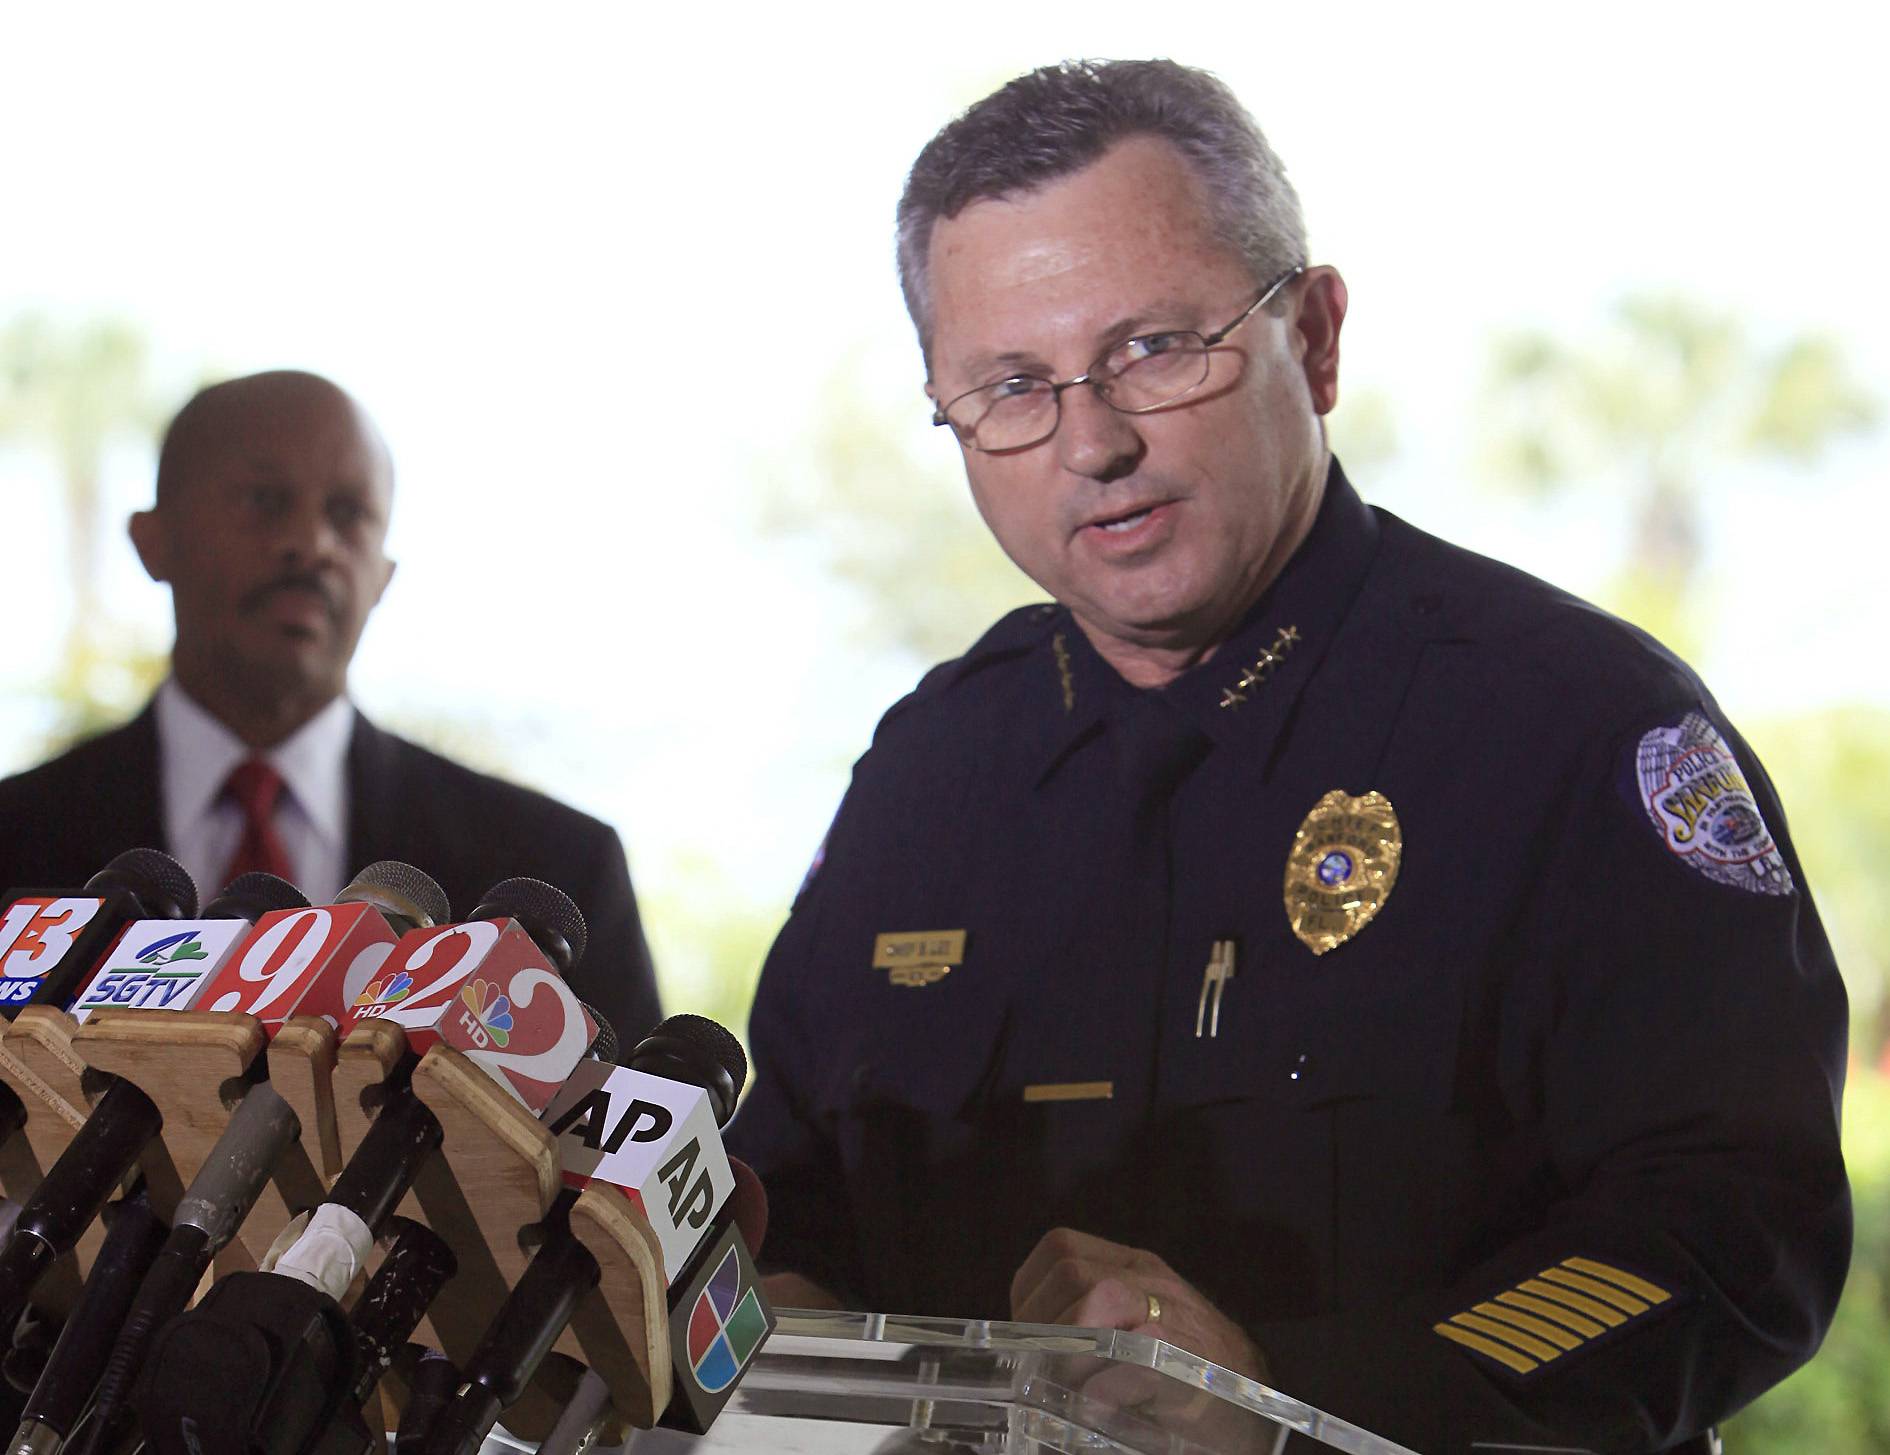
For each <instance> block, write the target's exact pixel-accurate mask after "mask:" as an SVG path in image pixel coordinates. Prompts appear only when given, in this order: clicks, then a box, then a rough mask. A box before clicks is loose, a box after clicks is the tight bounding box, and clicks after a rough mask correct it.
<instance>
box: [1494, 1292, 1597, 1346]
mask: <svg viewBox="0 0 1890 1455" xmlns="http://www.w3.org/2000/svg"><path fill="white" fill-rule="evenodd" d="M1477 1312H1478V1313H1480V1314H1482V1315H1483V1316H1484V1317H1485V1318H1490V1319H1498V1320H1500V1321H1502V1322H1503V1323H1506V1324H1514V1325H1515V1326H1516V1327H1517V1328H1519V1329H1521V1330H1522V1331H1523V1332H1524V1333H1528V1334H1534V1335H1535V1336H1536V1337H1537V1338H1538V1339H1547V1340H1548V1341H1549V1342H1550V1343H1551V1344H1556V1345H1559V1346H1560V1347H1561V1348H1564V1349H1577V1348H1580V1347H1581V1342H1582V1341H1581V1340H1580V1339H1579V1338H1577V1337H1576V1336H1575V1335H1574V1334H1571V1333H1570V1332H1569V1331H1568V1330H1567V1329H1564V1328H1562V1327H1560V1326H1559V1325H1556V1324H1552V1323H1550V1322H1549V1321H1548V1320H1546V1319H1537V1318H1531V1317H1530V1316H1529V1315H1528V1314H1519V1313H1517V1312H1516V1310H1515V1309H1513V1308H1504V1307H1503V1306H1502V1305H1501V1304H1495V1303H1480V1304H1478V1305H1477ZM1595 1332H1596V1333H1597V1334H1598V1333H1600V1332H1601V1330H1600V1329H1596V1330H1595Z"/></svg>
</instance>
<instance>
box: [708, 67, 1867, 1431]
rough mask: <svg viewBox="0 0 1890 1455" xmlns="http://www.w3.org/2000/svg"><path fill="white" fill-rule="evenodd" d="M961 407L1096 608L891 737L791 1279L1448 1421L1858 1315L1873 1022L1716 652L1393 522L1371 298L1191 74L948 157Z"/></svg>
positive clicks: (1041, 559) (924, 302)
mask: <svg viewBox="0 0 1890 1455" xmlns="http://www.w3.org/2000/svg"><path fill="white" fill-rule="evenodd" d="M900 261H901V270H902V280H903V284H904V287H905V290H906V297H907V301H908V305H909V307H910V309H911V312H912V315H913V319H914V321H915V323H916V324H917V327H918V331H919V336H920V340H921V343H922V346H923V349H924V353H925V359H926V364H927V369H928V382H927V391H928V393H929V394H930V395H931V396H932V398H933V399H934V401H935V402H936V403H937V405H938V414H937V418H938V420H939V422H941V423H942V424H945V425H948V426H949V427H950V428H951V429H952V430H953V431H954V432H955V434H956V436H957V438H958V441H959V443H960V445H961V446H962V447H963V450H964V457H965V467H966V472H967V474H968V476H969V478H970V483H971V490H972V494H973V496H974V498H975V499H976V502H977V505H978V508H979V510H980V511H981V512H982V514H983V516H984V519H985V521H986V522H987V523H988V524H989V526H990V527H991V529H992V531H993V533H994V534H995V535H996V536H997V539H998V541H999V542H1000V544H1001V545H1002V546H1003V547H1004V549H1005V550H1006V551H1007V552H1008V553H1009V554H1010V556H1011V558H1012V559H1013V560H1015V561H1016V562H1017V563H1018V565H1019V566H1020V567H1022V568H1023V569H1024V570H1025V571H1026V572H1027V573H1029V574H1030V575H1031V576H1032V577H1033V579H1035V580H1036V581H1037V582H1038V583H1039V584H1040V585H1042V586H1043V587H1044V588H1045V590H1046V591H1048V592H1049V593H1050V595H1051V596H1052V597H1054V598H1055V602H1054V604H1052V605H1046V606H1042V607H1036V608H1028V609H1025V610H1023V611H1020V612H1017V613H1013V614H1012V615H1011V616H1009V617H1007V618H1005V619H1004V620H1003V621H1001V622H999V623H998V624H997V625H996V626H995V627H994V628H992V630H991V631H990V632H989V633H987V634H986V636H985V637H984V638H983V639H982V640H981V641H980V642H978V644H977V645H976V646H974V647H973V648H972V650H971V651H970V652H969V653H968V654H967V655H966V656H965V657H963V658H961V659H959V660H958V661H955V662H951V663H947V664H945V665H944V666H942V667H939V668H937V669H936V670H935V671H933V672H932V673H931V674H930V675H928V676H927V677H926V679H925V680H924V681H923V682H922V683H921V684H920V686H919V688H918V690H917V691H916V692H914V693H913V694H912V695H911V696H910V697H908V698H907V699H905V700H904V701H903V702H901V703H899V704H898V705H897V706H895V707H894V708H893V709H892V711H891V712H889V713H888V714H887V716H886V718H885V720H884V721H883V722H882V723H881V725H880V727H879V730H878V732H877V734H876V735H875V738H874V742H873V746H872V748H871V750H870V751H869V752H868V753H867V755H866V756H865V757H864V758H863V759H861V761H860V763H859V765H858V767H857V769H856V771H855V774H854V780H853V785H852V788H851V789H850V791H849V793H848V794H847V797H846V799H845V801H844V803H843V804H842V806H841V809H840V812H839V814H838V816H837V817H836V820H835V822H834V825H833V828H832V830H831V833H830V835H829V840H828V843H827V845H826V846H825V848H824V850H823V861H822V862H821V863H820V864H819V865H818V867H817V870H816V872H815V873H814V874H813V875H812V876H811V878H810V880H809V882H808V884H807V886H806V887H805V888H804V889H803V891H802V893H801V895H800V897H799V899H798V901H797V903H796V904H795V907H794V910H793V913H792V915H791V917H790V919H789V921H788V923H787V925H786V927H785V928H784V929H783V931H782V933H781V936H780V939H779V940H778V942H777V943H776V945H775V947H774V950H773V952H772V954H771V955H770V957H769V960H768V964H767V967H766V970H765V972H764V974H763V976H762V981H761V987H760V991H759V993H758V996H757V999H756V1003H755V1009H754V1016H753V1020H752V1024H751V1034H752V1040H753V1046H754V1052H755V1061H756V1066H757V1077H758V1079H757V1084H756V1087H755V1090H754V1092H753V1095H752V1097H751V1099H750V1100H749V1102H748V1104H747V1106H746V1107H745V1109H744V1110H743V1112H742V1113H741V1115H740V1116H739V1117H738V1118H737V1120H736V1123H735V1126H734V1130H733V1137H732V1144H733V1146H734V1147H735V1149H736V1150H737V1151H739V1152H740V1154H741V1155H742V1156H744V1157H746V1158H747V1159H748V1160H749V1161H751V1162H752V1163H753V1164H754V1166H755V1167H756V1169H757V1170H758V1171H759V1172H760V1173H761V1174H762V1176H763V1178H764V1179H765V1180H766V1182H767V1183H768V1185H769V1189H770V1193H771V1198H772V1206H773V1220H772V1224H771V1230H770V1234H769V1246H768V1253H769V1256H770V1259H771V1261H772V1263H773V1265H774V1266H775V1267H776V1268H777V1269H778V1270H779V1273H778V1274H777V1276H776V1279H775V1283H774V1287H773V1292H774V1295H775V1297H776V1301H777V1302H788V1303H805V1304H817V1303H827V1304H833V1303H841V1304H845V1305H848V1306H856V1307H860V1306H864V1307H876V1308H882V1309H893V1310H902V1311H913V1312H923V1313H936V1314H951V1315H965V1316H980V1317H999V1318H1001V1317H1006V1316H1008V1317H1013V1318H1017V1319H1021V1320H1026V1321H1039V1322H1058V1323H1065V1324H1075V1325H1083V1326H1097V1325H1101V1326H1108V1327H1115V1328H1121V1329H1134V1330H1141V1331H1143V1332H1152V1333H1157V1334H1159V1335H1160V1336H1161V1337H1163V1338H1165V1339H1167V1340H1169V1341H1170V1342H1172V1343H1175V1344H1177V1345H1180V1346H1181V1347H1184V1348H1187V1349H1190V1350H1193V1351H1194V1352H1196V1353H1199V1354H1201V1355H1204V1356H1206V1357H1207V1358H1209V1359H1212V1360H1214V1361H1216V1362H1217V1363H1220V1364H1224V1365H1226V1366H1228V1367H1230V1368H1233V1369H1236V1370H1239V1371H1241V1372H1243V1373H1246V1374H1249V1375H1253V1376H1255V1377H1258V1378H1262V1379H1265V1380H1266V1381H1267V1382H1269V1383H1271V1384H1273V1385H1274V1386H1276V1387H1278V1388H1280V1389H1283V1390H1285V1391H1287V1392H1289V1393H1291V1394H1293V1395H1295V1396H1297V1397H1300V1398H1302V1399H1305V1400H1307V1401H1309V1402H1310V1403H1312V1404H1314V1405H1316V1406H1318V1407H1321V1408H1323V1409H1325V1410H1327V1411H1329V1412H1331V1413H1333V1414H1336V1415H1339V1416H1341V1417H1343V1418H1346V1419H1349V1420H1352V1421H1354V1422H1355V1423H1358V1424H1361V1425H1363V1426H1365V1427H1366V1428H1368V1429H1371V1430H1374V1431H1376V1432H1379V1433H1381V1434H1384V1435H1387V1436H1390V1437H1392V1438H1394V1439H1397V1440H1400V1441H1402V1442H1404V1443H1406V1444H1409V1445H1411V1446H1413V1447H1415V1448H1418V1449H1421V1450H1425V1451H1434V1450H1457V1449H1465V1448H1468V1447H1469V1446H1470V1445H1471V1444H1472V1443H1473V1442H1480V1441H1493V1442H1511V1443H1517V1444H1523V1445H1536V1446H1545V1445H1554V1446H1560V1447H1568V1446H1575V1445H1579V1446H1582V1447H1590V1448H1595V1449H1607V1450H1615V1449H1622V1450H1655V1449H1666V1448H1669V1447H1672V1446H1674V1445H1677V1444H1679V1443H1681V1442H1684V1441H1687V1440H1689V1439H1693V1438H1696V1437H1698V1436H1700V1434H1701V1432H1702V1431H1704V1430H1706V1429H1707V1428H1708V1427H1709V1426H1710V1425H1711V1424H1712V1423H1713V1422H1714V1421H1715V1420H1718V1419H1720V1418H1722V1417H1724V1416H1725V1415H1726V1414H1728V1413H1729V1412H1731V1411H1732V1410H1734V1409H1736V1408H1738V1407H1739V1406H1740V1405H1742V1404H1744V1403H1745V1402H1747V1401H1748V1400H1750V1399H1752V1398H1753V1397H1754V1396H1756V1395H1757V1394H1758V1393H1759V1392H1761V1391H1762V1390H1763V1389H1765V1388H1766V1387H1767V1386H1769V1385H1770V1384H1772V1383H1773V1382H1775V1381H1776V1380H1778V1379H1780V1378H1782V1377H1783V1376H1784V1375H1785V1374H1786V1373H1788V1372H1789V1371H1790V1370H1791V1369H1793V1368H1794V1367H1796V1366H1797V1365H1798V1364H1799V1363H1801V1362H1802V1361H1803V1360H1805V1359H1806V1358H1808V1357H1809V1356H1810V1354H1811V1353H1812V1351H1813V1350H1814V1349H1815V1348H1816V1347H1817V1344H1818V1341H1819V1339H1820V1337H1821V1336H1822V1333H1823V1330H1824V1328H1825V1326H1826V1324H1827V1322H1828V1320H1829V1319H1830V1316H1831V1312H1832V1309H1833V1306H1834V1305H1835V1303H1836V1301H1837V1296H1838V1291H1839V1288H1840V1286H1841V1284H1842V1281H1843V1277H1844V1272H1845V1268H1846V1265H1847V1262H1848V1258H1849V1248H1850V1208H1849V1197H1848V1191H1847V1186H1846V1182H1845V1177H1844V1169H1843V1164H1842V1160H1841V1157H1840V1154H1839V1149H1838V1127H1837V1107H1838V1101H1839V1096H1840V1091H1841V1085H1842V1076H1843V1064H1844V1063H1843V1054H1844V1045H1845V1004H1844V995H1843V990H1842V987H1841V984H1840V982H1839V979H1838V975H1837V972H1836V968H1835V966H1834V965H1833V963H1832V959H1831V955H1830V951H1829V948H1828V946H1827V944H1826V941H1825V938H1824V935H1823V932H1822V930H1821V928H1820V926H1819V924H1818V919H1817V915H1816V913H1815V911H1814V910H1813V908H1812V905H1811V902H1810V899H1809V896H1808V894H1807V892H1806V889H1805V884H1804V879H1803V875H1802V872H1801V871H1800V868H1799V866H1798V863H1797V860H1796V858H1795V856H1794V854H1793V852H1792V849H1791V846H1790V844H1789V842H1788V841H1787V840H1786V838H1785V836H1784V832H1783V829H1784V823H1783V816H1782V814H1781V812H1780V810H1779V807H1778V804H1777V802H1776V800H1775V798H1774V797H1773V794H1772V790H1771V787H1770V785H1769V783H1768V782H1767V781H1766V779H1765V777H1764V774H1763V772H1762V770H1761V769H1760V767H1759V764H1758V762H1757V761H1756V760H1755V759H1754V757H1753V755H1752V753H1751V751H1750V749H1749V748H1748V747H1747V746H1746V745H1745V743H1744V742H1743V741H1742V740H1741V739H1740V738H1739V736H1738V734H1737V733H1736V732H1735V731H1734V730H1733V729H1732V727H1731V726H1730V725H1729V724H1728V723H1727V722H1726V721H1725V719H1724V718H1723V716H1722V715H1721V714H1720V711H1719V709H1718V707H1717V706H1716V705H1715V704H1714V702H1713V700H1712V698H1711V696H1710V695H1709V694H1708V693H1707V691H1706V689H1705V688H1704V687H1703V686H1702V685H1701V683H1700V682H1699V680H1698V679H1697V678H1696V677H1695V676H1694V674H1693V673H1692V672H1691V671H1690V670H1689V669H1688V668H1687V667H1686V666H1685V665H1684V664H1682V663H1681V662H1679V661H1677V660H1676V659H1675V658H1673V657H1672V656H1671V655H1670V654H1668V653H1667V652H1665V651H1664V650H1663V649H1662V648H1660V647H1659V646H1658V645H1657V644H1655V643H1654V642H1652V641H1650V640H1649V639H1648V638H1646V637H1645V636H1643V635H1641V634H1640V633H1638V632H1636V631H1634V630H1633V629H1632V628H1629V627H1627V626H1625V625H1623V624H1622V623H1620V622H1618V621H1615V620H1614V619H1612V618H1610V617H1608V616H1606V615H1604V614H1602V613H1600V612H1598V611H1596V610H1595V609H1593V608H1592V607H1588V606H1586V605H1584V604H1583V603H1581V602H1578V601H1575V600H1573V599H1571V598H1569V597H1567V596H1565V595H1562V594H1561V593H1559V592H1556V591H1554V590H1553V589H1551V588H1549V587H1548V586H1546V585H1544V584H1543V583H1541V582H1538V581H1535V580H1533V579H1531V578H1528V577H1526V576H1523V575H1521V574H1520V573H1517V572H1514V571H1511V570H1509V569H1507V568H1504V567H1502V566H1499V565H1497V564H1495V563H1493V562H1490V561H1486V560H1483V559H1480V558H1478V557H1475V556H1472V555H1470V554H1468V553H1466V552H1463V551H1461V550H1458V549H1456V548H1454V547H1451V546H1449V545H1447V544H1445V543H1443V542H1441V541H1438V540H1436V539H1434V538H1432V537H1430V536H1427V535H1425V534H1423V533H1422V532H1419V531H1417V530H1414V529H1413V528H1411V527H1410V526H1408V525H1406V524H1404V523H1403V522H1401V521H1399V520H1398V519H1396V518H1395V517H1393V516H1391V515H1389V514H1386V513H1385V512H1382V511H1378V510H1374V509H1371V508H1368V507H1367V506H1365V505H1364V504H1362V503H1361V501H1360V500H1359V497H1358V496H1357V494H1356V493H1355V492H1354V491H1353V489H1352V487H1351V485H1350V484H1349V483H1348V482H1347V480H1346V478H1345V475H1344V474H1343V472H1342V471H1341V470H1340V468H1339V465H1338V462H1337V461H1336V460H1335V459H1334V458H1332V456H1331V454H1330V452H1329V450H1328V448H1327V445H1326V440H1325V434H1324V428H1323V425H1322V422H1321V417H1322V416H1323V415H1325V414H1326V413H1327V412H1328V411H1329V410H1330V409H1331V408H1332V407H1333V404H1334V402H1335V399H1336V396H1337V380H1338V359H1339V347H1338V345H1339V333H1340V327H1341V324H1342V322H1343V320H1344V317H1345V311H1346V290H1345V285H1344V283H1343V281H1342V280H1341V279H1340V277H1339V275H1338V274H1337V273H1336V272H1335V271H1333V270H1332V269H1331V268H1328V267H1313V266H1310V265H1309V263H1308V260H1307V258H1306V255H1305V244H1304V238H1303V230H1302V226H1301V222H1300V218H1299V213H1298V204H1297V201H1296V199H1295V196H1294V194H1293V191H1292V189H1291V187H1290V185H1289V184H1288V182H1287V181H1286V178H1285V176H1284V174H1283V172H1282V169H1281V167H1280V164H1279V162H1278V160H1277V159H1276V158H1275V157H1274V155H1273V153H1272V152H1271V151H1270V150H1269V149H1268V147H1267V145H1266V143H1265V142H1264V141H1263V140H1262V138H1261V137H1260V135H1259V133H1258V131H1257V130H1256V129H1255V128H1254V126H1253V123H1252V122H1251V120H1250V119H1249V118H1248V117H1247V116H1246V114H1245V113H1244V112H1243V111H1242V110H1241V109H1240V107H1239V105H1238V103H1237V102H1236V101H1235V100H1234V99H1233V97H1232V96H1231V94H1230V93H1228V91H1227V90H1226V89H1225V88H1224V87H1223V86H1222V85H1221V84H1220V83H1219V82H1217V81H1215V80H1213V79H1212V78H1211V77H1209V76H1207V75H1205V74H1202V73H1200V72H1196V71H1191V70H1188V69H1185V68H1182V67H1179V66H1176V65H1174V64H1172V63H1167V62H1148V63H1140V62H1138V63H1106V64H1080V65H1079V64H1070V65H1064V66H1060V67H1053V68H1047V69H1045V70H1041V71H1038V72H1035V73H1033V74H1031V75H1029V76H1025V77H1023V78H1021V79H1019V80H1017V81H1014V82H1012V83H1011V84H1010V85H1008V86H1006V87H1005V88H1003V89H1002V90H1000V91H999V92H997V93H996V94H995V95H993V96H991V97H989V98H987V99H986V100H985V101H983V102H980V103H979V104H978V105H977V106H974V107H973V108H972V109H971V110H970V111H969V112H968V113H966V114H965V115H964V116H963V117H961V118H960V119H958V120H957V121H955V122H953V123H952V124H951V125H950V126H948V127H946V128H945V130H944V131H942V132H941V133H940V134H939V135H938V136H937V137H936V138H935V139H934V140H933V141H932V142H931V143H930V145H928V147H927V148H926V149H925V151H924V152H923V153H922V154H921V156H920V158H919V160H918V162H917V164H916V165H915V166H914V168H913V171H912V174H911V177H910V179H909V182H908V185H907V190H906V195H905V197H904V199H903V201H902V203H901V207H900Z"/></svg>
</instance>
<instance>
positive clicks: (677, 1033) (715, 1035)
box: [630, 1012, 748, 1111]
mask: <svg viewBox="0 0 1890 1455" xmlns="http://www.w3.org/2000/svg"><path fill="white" fill-rule="evenodd" d="M652 1041H658V1042H661V1041H680V1042H683V1043H684V1044H686V1045H688V1046H691V1047H694V1048H695V1049H696V1050H698V1051H700V1052H703V1053H705V1054H706V1055H707V1056H708V1057H709V1058H710V1059H711V1060H712V1061H714V1062H715V1063H716V1064H717V1065H719V1066H720V1067H721V1068H722V1070H723V1071H724V1072H725V1073H726V1074H727V1076H728V1079H729V1081H730V1082H731V1083H733V1085H734V1088H735V1095H736V1096H739V1095H741V1090H742V1085H743V1083H745V1082H746V1081H747V1080H748V1057H747V1055H746V1054H745V1053H744V1052H743V1051H742V1043H741V1042H740V1041H738V1040H736V1039H735V1036H734V1033H733V1032H731V1031H730V1030H729V1029H728V1027H726V1026H724V1025H721V1024H720V1023H719V1022H716V1021H712V1020H710V1019H709V1018H708V1017H707V1016H706V1015H690V1014H688V1013H687V1012H684V1013H683V1014H681V1015H673V1016H670V1017H669V1018H668V1019H666V1020H663V1021H659V1022H658V1023H657V1025H656V1028H655V1029H654V1030H652V1031H651V1032H650V1033H649V1035H647V1036H645V1037H644V1038H643V1039H642V1040H641V1041H639V1042H637V1046H636V1047H632V1048H631V1052H630V1055H631V1060H632V1063H633V1064H634V1062H635V1058H636V1054H637V1048H639V1047H642V1046H644V1045H647V1044H648V1043H650V1042H652ZM733 1109H734V1108H733V1106H732V1105H731V1107H730V1110H731V1111H732V1110H733Z"/></svg>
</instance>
